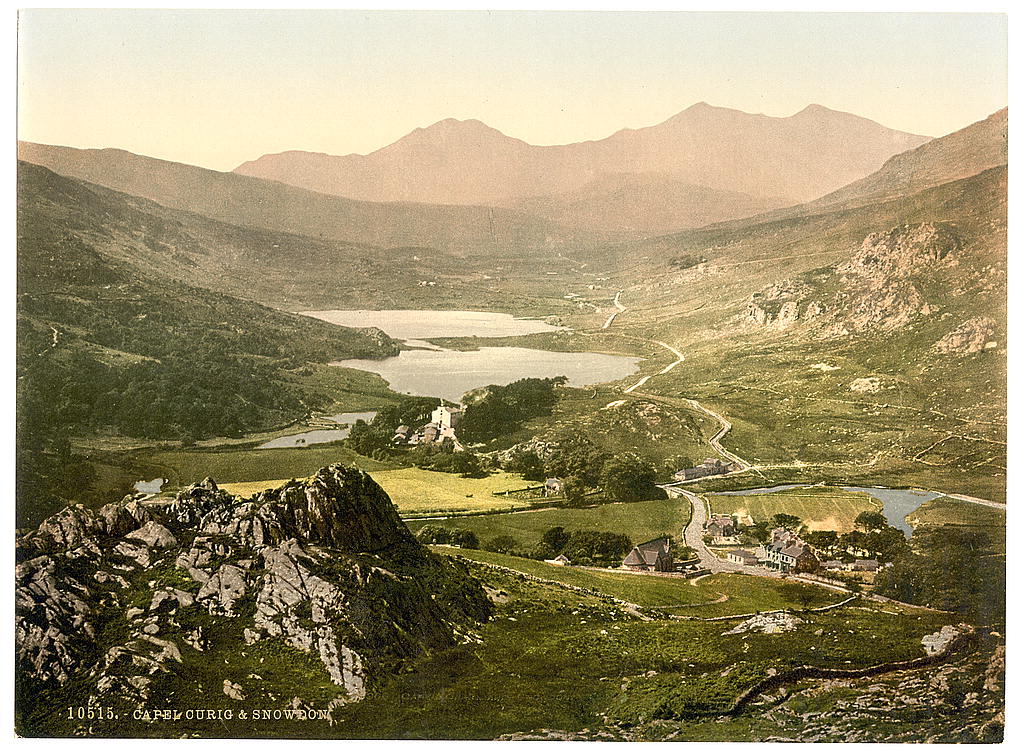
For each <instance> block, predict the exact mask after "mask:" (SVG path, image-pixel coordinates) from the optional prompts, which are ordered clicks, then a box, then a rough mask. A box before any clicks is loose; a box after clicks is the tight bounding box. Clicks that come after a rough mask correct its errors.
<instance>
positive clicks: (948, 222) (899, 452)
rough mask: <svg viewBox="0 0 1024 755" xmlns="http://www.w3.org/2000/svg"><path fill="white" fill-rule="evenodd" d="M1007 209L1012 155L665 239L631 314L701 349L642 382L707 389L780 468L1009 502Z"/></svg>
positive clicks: (741, 438) (763, 458)
mask: <svg viewBox="0 0 1024 755" xmlns="http://www.w3.org/2000/svg"><path fill="white" fill-rule="evenodd" d="M1006 207H1007V206H1006V168H1005V167H1000V168H993V169H990V170H987V171H984V172H982V173H980V174H978V175H975V176H971V177H970V178H966V179H962V180H958V181H952V182H949V183H945V184H941V185H939V186H935V187H931V188H928V189H926V190H924V191H921V192H918V193H916V194H911V195H909V196H906V197H901V198H899V199H893V200H890V201H886V202H879V203H876V204H868V205H863V206H860V207H855V208H852V209H848V210H833V211H830V212H826V213H821V214H817V215H808V216H804V217H796V218H790V219H786V220H778V221H770V222H753V221H748V224H747V225H746V226H745V227H741V228H736V227H733V228H728V229H726V228H724V227H718V228H712V229H703V230H701V231H695V232H690V233H687V234H682V235H675V236H672V237H665V238H663V239H660V240H657V241H652V242H650V243H649V244H648V245H646V246H644V247H642V248H643V250H644V251H646V252H648V253H649V254H648V256H649V257H650V259H649V260H648V261H646V262H641V263H639V265H638V266H637V267H636V268H635V272H634V275H635V277H634V279H633V280H634V282H633V283H632V285H629V286H628V287H625V289H624V291H623V294H622V296H621V301H622V302H623V303H624V304H625V305H626V306H629V305H630V304H632V306H633V309H632V312H629V311H627V312H626V313H625V314H624V315H621V316H620V317H619V318H617V320H616V325H617V326H619V327H621V328H622V329H623V330H624V331H625V332H626V333H628V334H633V335H643V336H646V337H648V338H658V339H660V340H664V341H666V342H668V343H670V344H672V345H675V346H676V347H677V348H680V349H682V350H683V351H684V352H685V353H686V355H687V359H686V360H685V361H684V362H683V363H682V364H680V365H679V366H678V368H676V369H675V370H673V371H672V373H671V374H669V375H664V376H660V375H659V376H655V377H653V378H652V379H651V380H650V381H649V382H648V383H647V384H646V385H645V386H644V392H643V393H641V394H640V395H641V396H642V395H644V393H650V394H657V395H661V396H667V397H689V398H697V399H699V400H700V401H701V402H702V403H704V404H705V405H707V406H710V407H712V408H714V409H715V410H717V411H719V412H721V413H722V414H724V415H725V416H727V417H729V419H730V420H731V422H732V423H733V430H732V432H731V435H730V438H731V441H730V443H731V444H727V445H729V447H730V448H732V449H735V450H736V451H737V452H738V453H740V454H741V455H743V454H749V455H748V456H745V457H744V458H747V459H749V460H750V461H751V462H752V463H753V464H755V465H757V466H759V467H760V469H761V474H763V475H766V476H767V477H768V479H785V480H790V479H806V480H810V481H819V480H821V479H825V480H830V479H832V480H846V481H849V480H851V479H861V480H865V481H880V482H881V481H884V482H885V484H894V483H896V482H897V481H898V482H899V484H904V485H915V486H923V487H928V486H934V487H932V488H931V489H937V490H958V491H963V490H974V491H976V493H975V494H976V495H981V496H983V497H988V498H992V499H996V500H999V499H1001V498H1002V497H1003V496H1005V475H1006V456H1005V454H1006V445H1005V443H1006V441H1005V421H1006V414H1005V411H1006V410H1005V401H1006V337H1007V336H1006V296H1007V288H1006V286H1007V281H1006V265H1007V261H1006V250H1007V247H1006V218H1007V216H1006V212H1007V209H1006ZM633 254H634V258H635V256H636V255H637V252H634V253H633ZM702 259H703V260H704V261H703V262H702V261H700V260H702ZM659 267H660V272H657V271H658V269H659ZM757 479H758V480H759V481H760V478H757ZM752 481H753V480H752Z"/></svg>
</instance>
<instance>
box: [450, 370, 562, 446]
mask: <svg viewBox="0 0 1024 755" xmlns="http://www.w3.org/2000/svg"><path fill="white" fill-rule="evenodd" d="M567 382H568V378H566V377H565V376H564V375H563V376H559V377H554V378H523V379H522V380H516V381H515V382H514V383H509V384H508V385H504V386H502V385H489V386H487V388H486V389H484V390H483V391H482V395H481V396H480V397H479V398H478V399H476V400H475V401H473V402H472V403H470V404H469V406H467V407H466V411H465V413H464V414H463V417H462V423H461V424H460V425H459V429H458V435H459V439H460V440H462V441H463V442H466V443H486V442H487V441H489V440H493V439H494V438H497V437H499V436H501V435H507V434H508V433H511V432H514V431H515V430H517V429H519V427H520V426H522V424H523V423H524V422H526V421H527V420H530V419H533V418H534V417H540V416H543V415H545V414H550V413H551V409H552V407H554V405H555V401H556V400H557V395H556V393H555V390H556V389H557V388H561V387H562V386H563V385H565V384H566V383H567Z"/></svg>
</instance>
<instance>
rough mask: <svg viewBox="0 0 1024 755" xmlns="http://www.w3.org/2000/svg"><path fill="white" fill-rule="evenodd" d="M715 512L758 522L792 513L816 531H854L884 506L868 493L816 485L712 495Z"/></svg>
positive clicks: (709, 497) (711, 499)
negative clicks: (868, 514) (861, 517)
mask: <svg viewBox="0 0 1024 755" xmlns="http://www.w3.org/2000/svg"><path fill="white" fill-rule="evenodd" d="M708 500H709V501H710V503H711V510H712V511H713V512H715V513H718V514H740V515H743V514H746V515H749V516H750V517H751V518H753V520H754V521H755V522H764V521H768V520H769V519H771V518H772V516H774V515H775V514H791V515H793V516H798V517H800V520H801V521H802V522H803V523H804V524H805V525H806V526H807V527H808V528H809V529H812V530H835V531H836V532H839V533H842V532H850V531H851V530H853V529H854V519H856V518H857V515H858V514H860V513H861V512H862V511H881V510H882V503H881V501H878V500H877V499H875V498H873V497H871V496H869V495H868V494H867V493H856V492H847V491H845V490H843V489H841V488H833V487H826V486H814V487H806V488H792V489H790V490H780V491H778V492H775V493H761V494H757V495H715V494H713V493H712V494H708Z"/></svg>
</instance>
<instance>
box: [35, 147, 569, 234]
mask: <svg viewBox="0 0 1024 755" xmlns="http://www.w3.org/2000/svg"><path fill="white" fill-rule="evenodd" d="M18 158H19V159H20V160H23V161H25V162H29V163H34V164H36V165H42V166H44V167H46V168H49V169H50V170H52V171H54V172H55V173H59V174H61V175H64V176H70V177H72V178H79V179H82V180H84V181H89V182H90V183H95V184H99V185H101V186H106V187H108V188H111V189H116V190H117V191H121V192H125V193H127V194H132V195H134V196H138V197H143V198H145V199H149V200H152V201H154V202H157V203H159V204H161V205H164V206H166V207H171V208H174V209H178V210H186V211H188V212H194V213H197V214H199V215H204V216H206V217H208V218H213V219H215V220H220V221H223V222H225V223H230V224H233V225H240V226H248V227H251V228H260V229H265V230H271V231H278V232H284V233H293V234H301V235H305V236H310V237H313V238H316V239H319V240H321V241H324V240H327V241H343V242H349V243H352V244H370V245H373V246H379V247H402V246H426V247H433V248H436V249H440V250H444V251H447V252H465V251H468V250H476V249H484V250H487V251H503V250H506V249H510V248H511V249H523V248H530V247H543V246H545V245H546V244H548V243H549V242H558V241H565V240H566V239H568V238H569V236H570V234H568V233H567V232H565V230H564V229H562V228H561V227H559V226H557V225H555V224H554V223H551V222H550V221H547V220H543V219H540V218H536V217H533V216H530V215H526V214H524V213H521V212H516V211H514V210H506V209H502V208H495V207H468V206H467V207H455V206H437V205H424V204H413V203H408V202H406V203H380V202H364V201H354V200H351V199H344V198H342V197H337V196H328V195H326V194H321V193H317V192H315V191H307V190H304V189H299V188H295V187H293V186H287V185H285V184H283V183H278V182H276V181H264V180H260V179H257V178H251V177H249V176H243V175H239V174H237V173H221V172H218V171H213V170H206V169H205V168H198V167H195V166H193V165H184V164H182V163H175V162H168V161H166V160H157V159H154V158H151V157H144V156H142V155H135V154H132V153H131V152H125V151H123V150H118V149H73V148H71V147H59V146H50V145H44V144H33V143H30V142H19V143H18Z"/></svg>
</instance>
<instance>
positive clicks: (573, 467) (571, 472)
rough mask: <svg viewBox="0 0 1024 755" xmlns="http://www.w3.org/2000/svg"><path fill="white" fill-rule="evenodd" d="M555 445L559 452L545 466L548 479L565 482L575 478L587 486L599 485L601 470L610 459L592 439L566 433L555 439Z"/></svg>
mask: <svg viewBox="0 0 1024 755" xmlns="http://www.w3.org/2000/svg"><path fill="white" fill-rule="evenodd" d="M554 445H555V446H556V447H557V448H558V452H557V453H555V454H553V455H552V456H551V458H550V459H548V460H547V462H546V463H545V465H544V472H545V474H546V475H547V476H548V477H560V478H562V479H563V480H564V479H567V478H570V477H575V478H577V479H578V480H579V481H580V482H581V483H583V484H584V485H587V486H595V485H597V484H599V482H600V479H601V469H602V467H603V466H604V463H605V461H606V460H607V458H608V457H607V455H606V454H605V453H603V452H602V451H601V450H600V449H599V448H598V447H597V446H595V445H594V443H593V442H592V441H591V440H590V439H588V438H587V437H586V436H584V435H580V434H579V433H568V432H566V433H563V434H562V435H560V436H559V437H557V438H555V440H554Z"/></svg>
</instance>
